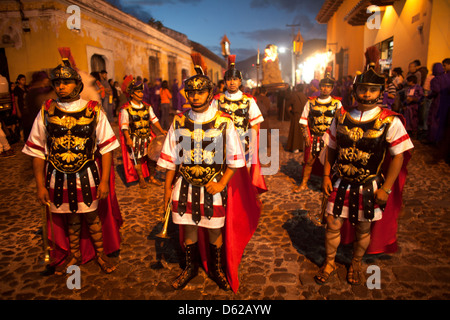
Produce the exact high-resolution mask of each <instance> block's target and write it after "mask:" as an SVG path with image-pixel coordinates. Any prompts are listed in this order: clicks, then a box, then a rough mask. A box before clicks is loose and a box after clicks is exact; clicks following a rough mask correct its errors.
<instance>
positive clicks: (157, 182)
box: [149, 176, 162, 186]
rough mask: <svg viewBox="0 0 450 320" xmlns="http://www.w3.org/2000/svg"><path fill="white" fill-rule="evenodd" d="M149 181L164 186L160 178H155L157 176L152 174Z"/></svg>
mask: <svg viewBox="0 0 450 320" xmlns="http://www.w3.org/2000/svg"><path fill="white" fill-rule="evenodd" d="M149 182H150V183H153V184H154V185H157V186H162V183H161V182H160V181H159V180H157V179H155V177H152V176H150V178H149Z"/></svg>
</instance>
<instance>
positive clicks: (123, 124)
mask: <svg viewBox="0 0 450 320" xmlns="http://www.w3.org/2000/svg"><path fill="white" fill-rule="evenodd" d="M130 104H131V106H132V107H133V108H134V109H143V108H144V104H143V103H142V102H141V103H139V104H135V103H134V102H133V101H130ZM149 113H150V121H151V122H152V123H156V122H158V121H159V119H158V117H156V115H155V112H153V108H152V107H151V106H149ZM119 117H120V130H130V114H129V113H128V111H127V110H126V109H122V110H121V111H120V114H119ZM150 138H151V137H150ZM150 138H148V139H146V140H145V141H138V142H139V144H140V143H144V144H145V146H144V148H143V153H141V148H138V150H137V155H136V158H137V159H140V158H142V157H145V156H146V155H147V152H148V145H147V143H148V142H149V141H150V140H151V139H150ZM136 139H137V138H136V136H133V137H132V141H133V145H134V146H135V145H136ZM128 155H129V157H130V159H133V156H132V154H131V152H128Z"/></svg>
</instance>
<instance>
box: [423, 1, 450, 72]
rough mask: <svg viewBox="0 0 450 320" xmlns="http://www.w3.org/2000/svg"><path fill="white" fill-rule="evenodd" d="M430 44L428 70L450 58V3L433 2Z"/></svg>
mask: <svg viewBox="0 0 450 320" xmlns="http://www.w3.org/2000/svg"><path fill="white" fill-rule="evenodd" d="M430 20H431V23H430V38H429V42H428V63H427V66H428V70H430V72H431V70H432V67H433V64H434V63H435V62H442V60H444V59H445V58H450V1H449V0H433V9H432V11H431V17H430Z"/></svg>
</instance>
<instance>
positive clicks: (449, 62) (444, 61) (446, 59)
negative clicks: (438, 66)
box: [442, 58, 450, 64]
mask: <svg viewBox="0 0 450 320" xmlns="http://www.w3.org/2000/svg"><path fill="white" fill-rule="evenodd" d="M442 64H450V58H445V59H444V60H442Z"/></svg>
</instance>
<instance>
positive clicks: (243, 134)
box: [212, 55, 267, 193]
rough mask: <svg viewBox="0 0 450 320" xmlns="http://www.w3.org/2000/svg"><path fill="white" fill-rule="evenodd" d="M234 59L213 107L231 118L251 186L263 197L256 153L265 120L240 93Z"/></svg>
mask: <svg viewBox="0 0 450 320" xmlns="http://www.w3.org/2000/svg"><path fill="white" fill-rule="evenodd" d="M235 59H236V56H235V55H230V56H228V70H227V71H226V72H225V75H224V79H225V83H226V91H225V93H220V94H218V95H216V96H215V97H214V100H213V102H212V106H213V108H215V109H216V110H220V111H223V112H225V113H228V114H229V115H230V116H231V117H232V119H233V122H234V126H235V127H236V130H237V131H238V133H239V137H240V139H241V143H242V146H243V148H244V152H245V161H246V163H247V168H248V170H249V173H250V175H251V177H252V181H253V185H254V186H255V187H256V188H257V190H258V193H262V192H265V191H267V187H266V184H265V181H264V177H263V176H262V175H261V172H260V163H259V158H258V152H259V125H260V123H261V122H263V121H264V117H263V115H262V113H261V111H260V110H259V107H258V105H257V103H256V100H255V99H254V98H253V97H252V96H251V95H248V94H246V93H243V92H242V91H241V90H240V89H239V88H240V86H241V84H242V73H241V72H240V71H239V70H238V69H236V66H235ZM266 136H267V135H266Z"/></svg>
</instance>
